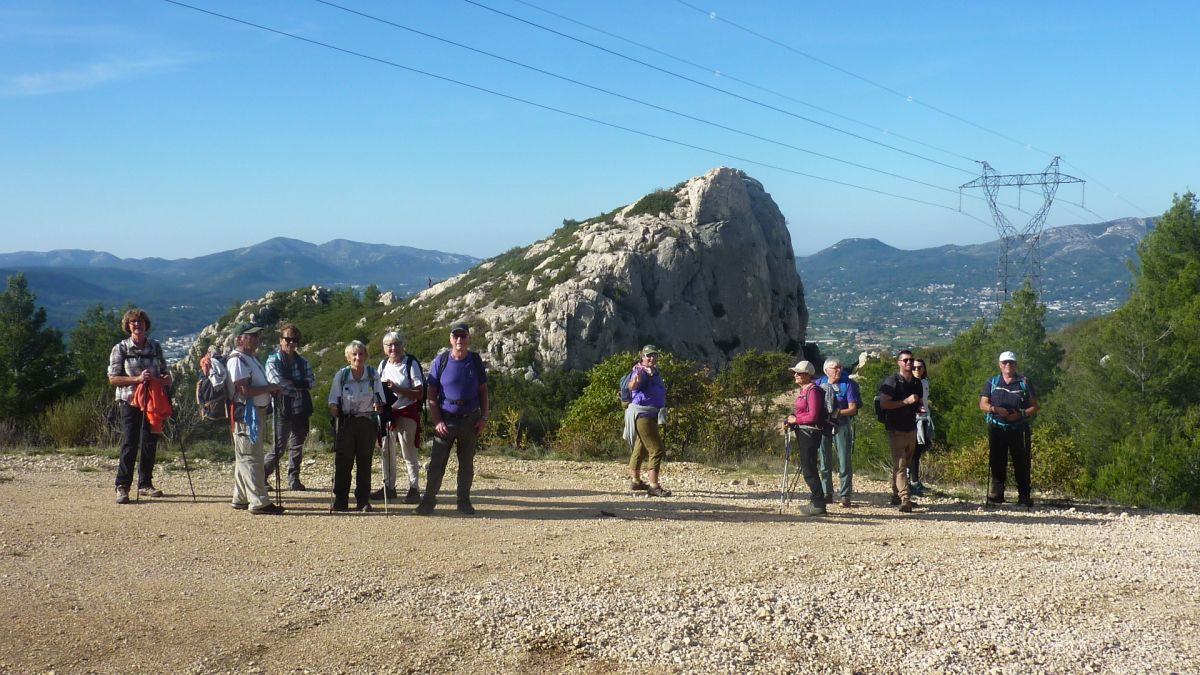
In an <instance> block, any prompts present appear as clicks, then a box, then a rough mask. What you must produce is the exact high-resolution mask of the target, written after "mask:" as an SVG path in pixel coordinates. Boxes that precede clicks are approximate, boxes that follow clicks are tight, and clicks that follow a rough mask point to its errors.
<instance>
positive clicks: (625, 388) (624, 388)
mask: <svg viewBox="0 0 1200 675" xmlns="http://www.w3.org/2000/svg"><path fill="white" fill-rule="evenodd" d="M632 379H633V369H632V368H630V369H629V372H628V373H625V376H624V377H622V378H621V386H619V387H617V400H619V401H620V402H621V407H622V408H628V407H629V404H630V403H633V391H632V390H630V388H629V381H630V380H632Z"/></svg>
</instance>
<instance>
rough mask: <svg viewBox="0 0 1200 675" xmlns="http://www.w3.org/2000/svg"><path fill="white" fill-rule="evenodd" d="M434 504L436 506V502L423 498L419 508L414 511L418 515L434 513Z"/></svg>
mask: <svg viewBox="0 0 1200 675" xmlns="http://www.w3.org/2000/svg"><path fill="white" fill-rule="evenodd" d="M434 506H436V502H433V501H426V500H424V499H422V500H421V503H420V504H418V505H417V509H416V511H415V512H414V513H416V514H417V515H418V516H428V515H432V514H433V507H434Z"/></svg>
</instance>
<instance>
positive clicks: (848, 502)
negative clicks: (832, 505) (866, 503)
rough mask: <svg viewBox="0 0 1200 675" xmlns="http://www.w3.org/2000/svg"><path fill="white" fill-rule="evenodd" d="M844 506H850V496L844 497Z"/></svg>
mask: <svg viewBox="0 0 1200 675" xmlns="http://www.w3.org/2000/svg"><path fill="white" fill-rule="evenodd" d="M842 506H844V507H846V508H850V498H849V497H843V498H842Z"/></svg>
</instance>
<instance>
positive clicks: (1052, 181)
mask: <svg viewBox="0 0 1200 675" xmlns="http://www.w3.org/2000/svg"><path fill="white" fill-rule="evenodd" d="M980 164H982V165H983V175H982V176H980V177H979V178H976V179H975V180H973V181H971V182H969V183H963V184H962V185H960V186H959V187H958V189H959V191H962V190H963V189H964V188H977V187H981V188H983V191H984V193H985V194H987V202H988V207H989V208H990V209H991V210H992V219H993V220H994V221H995V224H996V231H997V232H998V233H999V234H1000V259H999V260H998V261H997V265H996V294H997V296H998V297H997V300H998V302H997V308H998V307H999V306H1000V305H1002V304H1003V303H1004V302H1007V301H1008V278H1009V268H1010V267H1011V265H1012V262H1013V261H1012V255H1013V253H1014V251H1013V249H1014V248H1017V249H1019V253H1020V255H1021V262H1022V263H1023V265H1022V267H1023V270H1022V271H1023V274H1022V277H1021V278H1022V280H1024V279H1029V280H1030V282H1031V283H1032V284H1033V287H1034V288H1035V289H1038V288H1039V280H1040V277H1041V262H1042V261H1041V256H1040V253H1039V250H1038V243H1039V242H1040V241H1041V238H1042V228H1043V227H1044V226H1045V224H1046V215H1047V214H1048V213H1049V212H1050V205H1051V204H1053V203H1054V194H1055V193H1056V192H1057V191H1058V186H1059V185H1062V184H1063V183H1083V182H1084V181H1083V179H1081V178H1076V177H1074V176H1068V175H1067V174H1065V173H1060V172H1059V170H1058V157H1055V158H1054V159H1053V160H1052V161H1051V162H1050V165H1049V166H1047V167H1046V170H1045V171H1043V172H1041V173H1016V174H1006V175H1001V174H998V173H996V170H995V169H993V168H992V167H991V165H990V164H988V163H987V162H980ZM1026 185H1037V186H1039V187H1041V189H1042V198H1043V199H1042V208H1040V209H1038V210H1037V212H1036V213H1034V214H1033V216H1032V217H1031V218H1030V219H1029V222H1028V223H1026V225H1025V226H1024V227H1022V228H1021V229H1020V230H1018V229H1017V228H1016V227H1014V226H1013V224H1012V222H1010V221H1009V220H1008V217H1007V216H1005V215H1004V212H1002V211H1001V210H1000V207H999V205H998V204H997V198H998V196H999V194H1000V188H1002V187H1016V188H1017V195H1018V197H1019V196H1020V190H1021V189H1022V188H1023V187H1025V186H1026Z"/></svg>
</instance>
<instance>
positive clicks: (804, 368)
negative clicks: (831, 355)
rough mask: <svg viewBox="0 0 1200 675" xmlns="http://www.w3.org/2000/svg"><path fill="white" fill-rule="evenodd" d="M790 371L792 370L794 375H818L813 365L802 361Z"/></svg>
mask: <svg viewBox="0 0 1200 675" xmlns="http://www.w3.org/2000/svg"><path fill="white" fill-rule="evenodd" d="M789 370H791V371H792V372H793V373H808V374H809V375H816V374H817V369H816V368H814V367H813V364H811V363H809V362H808V361H801V362H799V363H797V364H796V365H794V366H792V367H791V368H790V369H789Z"/></svg>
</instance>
